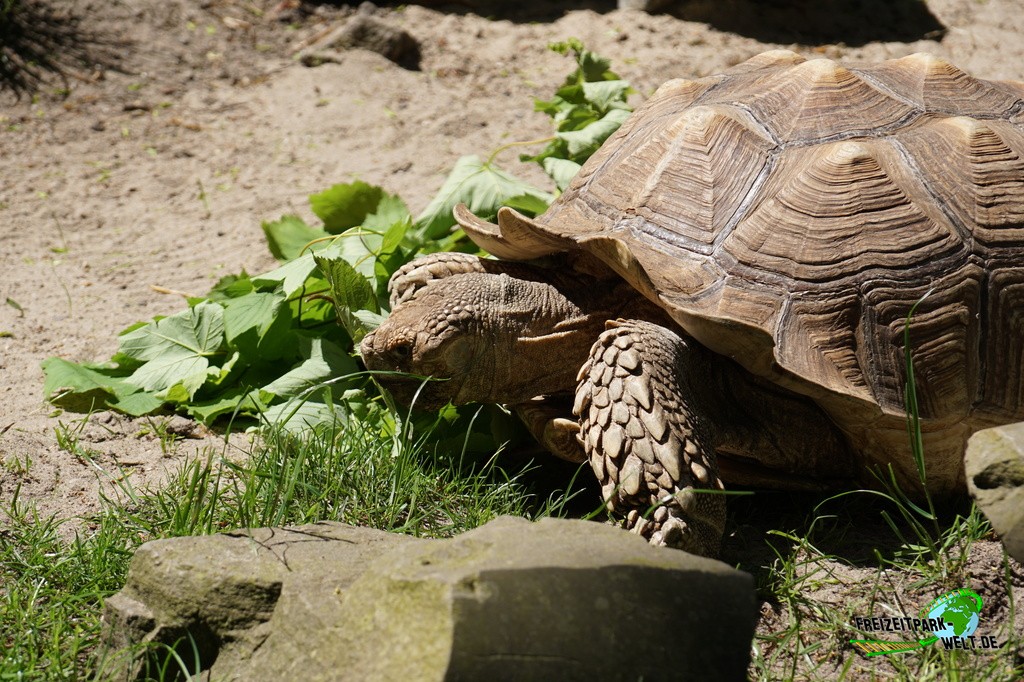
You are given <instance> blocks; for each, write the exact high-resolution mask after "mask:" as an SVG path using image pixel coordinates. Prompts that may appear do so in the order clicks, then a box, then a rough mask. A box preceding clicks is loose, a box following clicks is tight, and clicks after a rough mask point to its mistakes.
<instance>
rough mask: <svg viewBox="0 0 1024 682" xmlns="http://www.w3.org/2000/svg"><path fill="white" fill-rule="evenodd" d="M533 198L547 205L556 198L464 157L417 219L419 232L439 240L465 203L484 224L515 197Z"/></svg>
mask: <svg viewBox="0 0 1024 682" xmlns="http://www.w3.org/2000/svg"><path fill="white" fill-rule="evenodd" d="M523 195H526V196H531V197H535V198H537V199H540V200H541V201H544V202H546V203H550V202H551V201H552V200H553V199H554V197H552V196H551V195H550V194H549V193H547V192H544V191H542V190H539V189H537V188H536V187H533V186H532V185H530V184H528V183H526V182H523V181H522V180H520V179H518V178H516V177H513V176H511V175H509V174H508V173H506V172H505V171H503V170H501V169H500V168H498V167H497V166H495V165H494V164H487V163H484V162H483V161H481V160H480V157H478V156H463V157H462V158H461V159H459V160H458V161H456V162H455V168H453V169H452V172H451V173H449V174H448V177H447V179H445V181H444V184H443V185H442V186H441V190H440V191H439V192H438V193H437V196H435V197H434V199H433V201H431V202H430V204H429V205H428V206H427V208H426V209H424V211H423V213H422V214H420V216H419V218H417V219H416V226H417V228H419V229H421V230H422V231H423V233H424V235H425V236H426V237H427V238H428V239H438V238H440V237H442V236H444V235H445V233H446V232H448V230H449V228H451V227H452V225H454V224H455V218H454V217H452V210H453V209H454V208H455V206H456V205H457V204H460V203H463V204H466V206H468V207H469V210H471V211H473V213H475V214H476V215H478V216H480V217H481V218H483V219H484V220H488V219H491V218H493V217H494V216H495V215H497V213H498V209H499V208H501V207H502V206H504V205H505V203H506V202H507V201H508V200H509V199H511V198H512V197H519V196H523Z"/></svg>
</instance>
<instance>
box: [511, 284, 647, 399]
mask: <svg viewBox="0 0 1024 682" xmlns="http://www.w3.org/2000/svg"><path fill="white" fill-rule="evenodd" d="M501 286H502V290H501V298H502V303H503V304H502V305H500V306H495V319H494V320H493V321H492V322H491V323H492V324H493V325H495V328H496V331H497V333H496V334H494V337H493V338H494V339H495V343H496V344H498V347H497V348H495V351H496V352H495V354H494V355H495V357H496V358H498V362H496V364H495V368H494V388H493V389H492V391H493V393H494V396H493V397H494V400H495V401H496V402H504V403H518V402H523V401H526V400H529V399H530V398H533V397H535V396H539V395H551V394H556V393H564V392H571V391H573V390H575V387H576V376H577V374H578V372H579V369H580V367H582V366H583V364H584V363H585V362H586V360H587V356H588V355H589V353H590V348H591V346H592V345H593V344H594V342H595V341H596V340H597V337H598V336H599V335H600V334H601V332H602V331H603V330H604V328H605V322H606V321H607V320H609V319H614V318H616V317H620V316H623V315H627V316H632V312H631V310H630V309H631V308H635V306H636V303H637V300H638V299H639V298H640V296H639V294H637V293H636V291H635V290H634V289H633V288H632V287H629V286H628V285H625V284H624V283H622V282H620V281H618V280H593V279H591V278H588V277H583V278H573V280H571V281H566V282H555V283H551V282H537V281H528V280H522V279H514V278H504V279H503V281H502V283H501Z"/></svg>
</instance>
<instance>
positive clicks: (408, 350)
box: [388, 341, 412, 362]
mask: <svg viewBox="0 0 1024 682" xmlns="http://www.w3.org/2000/svg"><path fill="white" fill-rule="evenodd" d="M388 354H389V355H390V356H391V357H392V358H393V359H394V360H395V361H396V362H404V361H406V360H408V359H409V358H411V357H412V344H411V343H410V342H408V341H398V342H397V343H395V344H394V345H393V346H391V348H389V349H388Z"/></svg>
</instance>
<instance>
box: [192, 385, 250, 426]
mask: <svg viewBox="0 0 1024 682" xmlns="http://www.w3.org/2000/svg"><path fill="white" fill-rule="evenodd" d="M261 409H265V408H264V407H263V406H261V405H258V404H257V403H256V402H255V400H254V396H253V394H252V392H251V391H249V389H247V388H243V387H241V386H238V387H235V388H232V389H230V390H227V391H225V392H224V393H222V394H220V395H219V396H217V397H216V398H211V399H210V400H201V401H196V402H193V403H189V404H187V405H186V406H185V410H186V411H187V412H188V414H189V416H191V417H194V418H195V419H198V420H199V421H201V422H203V423H204V424H207V425H209V424H212V423H213V422H214V421H216V420H217V418H218V417H221V416H223V415H227V414H232V413H234V412H235V410H238V413H239V414H243V415H246V416H255V415H257V414H258V413H259V411H260V410H261Z"/></svg>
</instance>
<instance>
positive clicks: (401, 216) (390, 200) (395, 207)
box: [363, 194, 412, 232]
mask: <svg viewBox="0 0 1024 682" xmlns="http://www.w3.org/2000/svg"><path fill="white" fill-rule="evenodd" d="M411 220H412V214H411V213H409V207H408V206H406V205H405V202H404V201H402V200H401V199H399V198H398V197H397V196H395V195H393V194H384V196H382V197H381V199H380V203H378V204H377V208H376V209H375V210H374V212H373V213H371V214H370V215H368V216H366V218H364V219H363V227H365V228H366V229H368V230H376V231H378V232H386V231H387V230H388V229H389V228H390V227H391V226H392V225H394V224H395V223H400V222H405V221H411Z"/></svg>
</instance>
